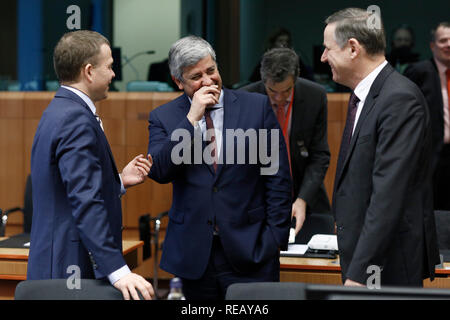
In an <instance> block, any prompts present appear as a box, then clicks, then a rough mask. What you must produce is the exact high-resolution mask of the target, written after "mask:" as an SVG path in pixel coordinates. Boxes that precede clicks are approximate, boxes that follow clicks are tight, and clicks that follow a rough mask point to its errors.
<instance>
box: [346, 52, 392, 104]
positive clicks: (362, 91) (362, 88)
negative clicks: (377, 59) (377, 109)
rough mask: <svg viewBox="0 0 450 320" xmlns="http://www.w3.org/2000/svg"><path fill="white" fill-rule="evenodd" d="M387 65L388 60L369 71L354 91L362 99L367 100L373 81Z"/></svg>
mask: <svg viewBox="0 0 450 320" xmlns="http://www.w3.org/2000/svg"><path fill="white" fill-rule="evenodd" d="M386 65H387V61H386V60H384V62H382V63H381V64H380V65H379V66H378V67H376V68H375V69H374V70H373V71H372V72H371V73H369V74H368V75H367V76H366V77H365V78H364V79H362V81H361V82H360V83H358V85H357V86H356V88H355V90H353V92H354V93H355V95H356V96H357V97H358V99H359V100H360V101H364V100H366V97H367V95H368V94H369V91H370V87H372V84H373V82H374V81H375V79H376V78H377V76H378V74H379V73H380V72H381V70H383V68H384V67H385V66H386Z"/></svg>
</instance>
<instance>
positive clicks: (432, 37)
mask: <svg viewBox="0 0 450 320" xmlns="http://www.w3.org/2000/svg"><path fill="white" fill-rule="evenodd" d="M440 27H443V28H450V22H448V21H443V22H439V23H438V24H437V25H436V27H434V28H433V29H431V34H430V41H431V42H434V41H436V31H437V29H439V28H440Z"/></svg>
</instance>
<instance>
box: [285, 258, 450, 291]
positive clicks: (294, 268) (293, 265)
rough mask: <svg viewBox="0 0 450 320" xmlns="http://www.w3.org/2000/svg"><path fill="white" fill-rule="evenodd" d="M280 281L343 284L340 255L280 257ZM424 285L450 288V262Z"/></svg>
mask: <svg viewBox="0 0 450 320" xmlns="http://www.w3.org/2000/svg"><path fill="white" fill-rule="evenodd" d="M280 281H281V282H305V283H317V284H333V285H342V279H341V267H340V265H339V256H336V258H335V259H323V258H303V257H280ZM423 286H424V288H446V289H450V263H449V262H444V263H443V267H442V268H436V277H435V279H434V280H433V281H430V280H429V279H426V280H424V282H423Z"/></svg>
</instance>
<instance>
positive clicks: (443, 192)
mask: <svg viewBox="0 0 450 320" xmlns="http://www.w3.org/2000/svg"><path fill="white" fill-rule="evenodd" d="M433 194H434V210H450V144H444V146H443V148H442V151H441V153H440V157H439V160H438V163H437V165H436V170H435V172H434V177H433Z"/></svg>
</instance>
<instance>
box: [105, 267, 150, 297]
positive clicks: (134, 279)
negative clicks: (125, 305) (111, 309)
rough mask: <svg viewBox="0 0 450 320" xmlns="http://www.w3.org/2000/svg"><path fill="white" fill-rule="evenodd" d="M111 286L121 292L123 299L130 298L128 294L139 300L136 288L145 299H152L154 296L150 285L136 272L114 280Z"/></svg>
mask: <svg viewBox="0 0 450 320" xmlns="http://www.w3.org/2000/svg"><path fill="white" fill-rule="evenodd" d="M113 286H114V287H115V288H116V289H119V290H120V291H121V292H122V295H123V298H124V299H125V300H130V295H131V298H133V300H140V299H139V296H138V293H137V291H136V289H137V290H139V292H140V293H141V295H142V297H143V298H144V299H145V300H152V299H153V298H154V297H155V292H154V290H153V287H152V285H151V284H150V283H149V282H148V281H147V280H145V279H144V278H143V277H141V276H140V275H138V274H136V273H129V274H127V275H126V276H123V277H122V278H120V280H118V281H116V282H114V284H113Z"/></svg>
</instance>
